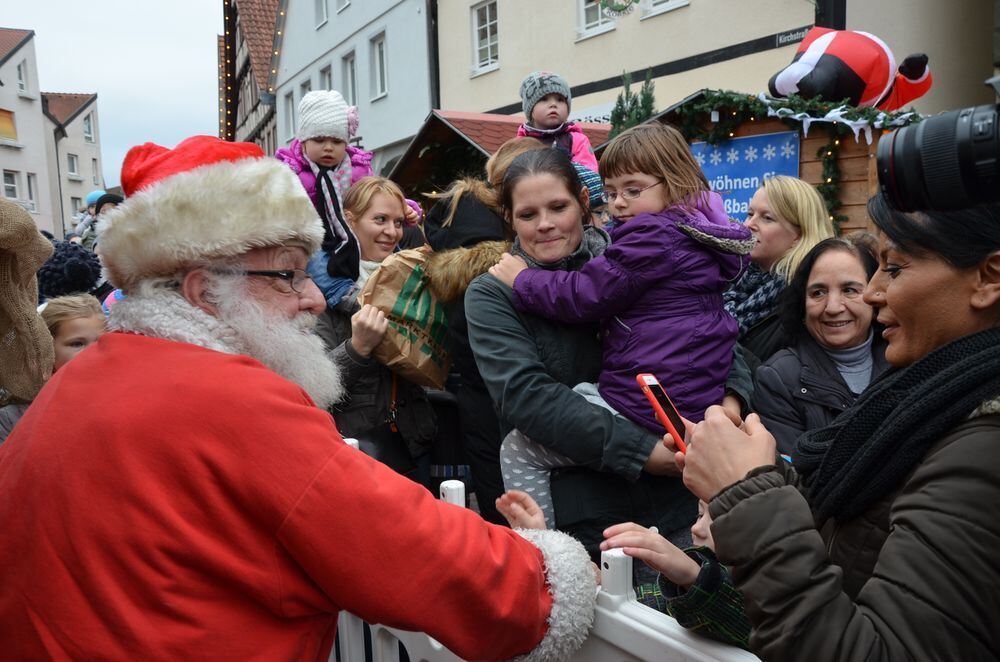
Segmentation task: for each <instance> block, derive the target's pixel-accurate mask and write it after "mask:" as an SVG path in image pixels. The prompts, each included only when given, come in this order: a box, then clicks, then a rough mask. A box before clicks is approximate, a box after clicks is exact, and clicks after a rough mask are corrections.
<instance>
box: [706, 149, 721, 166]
mask: <svg viewBox="0 0 1000 662" xmlns="http://www.w3.org/2000/svg"><path fill="white" fill-rule="evenodd" d="M708 160H709V161H711V162H712V165H714V166H717V165H719V164H720V163H722V154H720V153H719V150H717V149H713V150H712V155H711V156H710V157H708Z"/></svg>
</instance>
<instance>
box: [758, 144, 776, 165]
mask: <svg viewBox="0 0 1000 662" xmlns="http://www.w3.org/2000/svg"><path fill="white" fill-rule="evenodd" d="M777 151H778V150H776V149H774V145H768V146H767V147H765V148H764V153H763V154H762V156H763V157H764V158H765V159H767V160H768V161H770V160H771V159H773V158H774V155H775V154H776V153H777Z"/></svg>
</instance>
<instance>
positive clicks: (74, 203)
mask: <svg viewBox="0 0 1000 662" xmlns="http://www.w3.org/2000/svg"><path fill="white" fill-rule="evenodd" d="M69 206H70V207H71V208H72V210H71V211H72V213H74V214H76V213H77V212H81V211H83V198H70V199H69Z"/></svg>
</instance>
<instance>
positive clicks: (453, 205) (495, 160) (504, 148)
mask: <svg viewBox="0 0 1000 662" xmlns="http://www.w3.org/2000/svg"><path fill="white" fill-rule="evenodd" d="M533 149H546V147H545V143H543V142H542V141H541V140H538V139H537V138H529V137H527V136H522V137H520V138H511V139H510V140H508V141H507V142H505V143H504V144H502V145H500V147H499V148H497V151H496V152H494V153H493V155H492V156H490V158H489V159H488V160H487V161H486V181H485V182H484V181H482V180H481V179H476V178H474V177H464V178H462V179H458V180H456V181H454V182H453V183H452V185H451V186H449V187H448V190H446V191H444V192H443V193H428V194H427V197H429V198H433V199H436V200H448V215H447V216H445V218H444V220H443V221H442V222H441V227H443V228H446V227H448V226H450V225H451V223H452V221H454V220H455V212H456V210H457V209H458V202H459V200H460V199H461V197H462V196H463V195H465V194H466V193H471V194H472V195H473V196H475V197H476V199H477V200H479V201H480V202H481V203H483V204H484V205H486V206H487V207H489V208H490V209H492V210H493V211H494V212H495V213H496V214H497V215H499V214H500V194H499V191H500V186H501V185H502V184H503V177H504V175H506V174H507V168H509V167H510V164H511V163H512V162H513V161H514V159H515V158H517V157H518V156H520V155H521V154H524V153H525V152H529V151H531V150H533Z"/></svg>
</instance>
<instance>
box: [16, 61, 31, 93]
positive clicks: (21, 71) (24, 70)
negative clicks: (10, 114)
mask: <svg viewBox="0 0 1000 662" xmlns="http://www.w3.org/2000/svg"><path fill="white" fill-rule="evenodd" d="M17 91H18V92H27V91H28V61H27V60H21V63H20V64H18V65H17Z"/></svg>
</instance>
